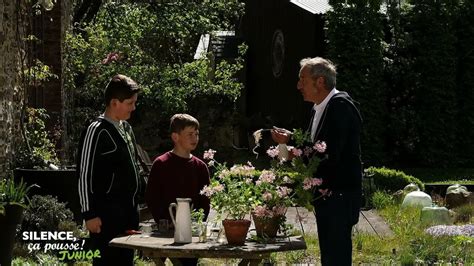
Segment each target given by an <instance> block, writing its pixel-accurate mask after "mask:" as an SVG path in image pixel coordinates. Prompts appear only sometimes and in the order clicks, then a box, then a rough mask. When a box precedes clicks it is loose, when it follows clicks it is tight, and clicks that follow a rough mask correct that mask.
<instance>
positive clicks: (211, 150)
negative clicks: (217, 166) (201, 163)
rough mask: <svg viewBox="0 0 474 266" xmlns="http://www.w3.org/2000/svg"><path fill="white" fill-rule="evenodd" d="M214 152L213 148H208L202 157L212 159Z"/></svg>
mask: <svg viewBox="0 0 474 266" xmlns="http://www.w3.org/2000/svg"><path fill="white" fill-rule="evenodd" d="M214 154H216V151H215V150H213V149H209V150H207V151H205V152H204V156H203V157H204V159H205V160H212V159H214Z"/></svg>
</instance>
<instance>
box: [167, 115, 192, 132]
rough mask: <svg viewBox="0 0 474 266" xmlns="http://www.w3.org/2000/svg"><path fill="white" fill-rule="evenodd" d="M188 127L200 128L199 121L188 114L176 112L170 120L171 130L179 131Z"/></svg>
mask: <svg viewBox="0 0 474 266" xmlns="http://www.w3.org/2000/svg"><path fill="white" fill-rule="evenodd" d="M186 127H194V128H195V129H199V121H197V119H196V118H194V117H192V116H190V115H188V114H175V115H173V116H172V117H171V120H170V132H171V133H179V132H181V131H182V130H183V129H184V128H186Z"/></svg>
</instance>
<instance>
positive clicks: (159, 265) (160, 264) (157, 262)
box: [153, 258, 166, 266]
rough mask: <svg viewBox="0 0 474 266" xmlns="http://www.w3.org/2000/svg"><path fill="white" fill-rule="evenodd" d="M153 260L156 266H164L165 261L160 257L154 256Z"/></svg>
mask: <svg viewBox="0 0 474 266" xmlns="http://www.w3.org/2000/svg"><path fill="white" fill-rule="evenodd" d="M153 261H154V262H155V265H156V266H165V265H166V264H165V262H164V261H162V260H161V258H156V259H153Z"/></svg>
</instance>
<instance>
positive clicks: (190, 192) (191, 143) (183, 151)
mask: <svg viewBox="0 0 474 266" xmlns="http://www.w3.org/2000/svg"><path fill="white" fill-rule="evenodd" d="M170 131H171V139H172V140H173V143H174V148H173V149H172V150H171V151H168V152H166V153H164V154H163V155H161V156H159V157H158V158H156V159H155V161H154V162H153V166H152V168H151V172H150V176H149V178H148V184H147V188H146V192H145V199H146V203H147V205H148V208H149V209H150V211H151V213H152V215H153V218H154V219H155V221H156V223H159V221H160V220H163V219H166V220H168V223H169V224H171V218H170V215H169V212H168V207H169V205H170V203H172V202H176V198H191V200H192V202H191V203H192V204H193V208H194V210H198V209H201V208H202V209H204V214H205V217H207V215H208V214H209V209H210V201H209V198H207V197H206V196H204V195H200V194H199V192H200V191H201V189H202V188H203V187H204V186H205V185H209V183H210V178H209V170H208V168H207V165H206V164H205V163H204V162H203V161H202V160H200V159H199V158H197V157H195V156H194V155H192V154H191V152H192V151H193V150H194V149H196V146H197V144H198V142H199V122H198V121H197V120H196V118H194V117H192V116H190V115H188V114H175V115H174V116H173V117H172V118H171V122H170Z"/></svg>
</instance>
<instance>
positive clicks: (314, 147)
mask: <svg viewBox="0 0 474 266" xmlns="http://www.w3.org/2000/svg"><path fill="white" fill-rule="evenodd" d="M293 140H294V141H295V144H296V146H295V147H294V146H287V147H286V148H287V150H288V158H281V156H280V158H279V153H280V152H281V147H277V146H272V147H270V148H269V149H268V150H267V155H268V156H270V157H271V158H272V171H273V172H274V173H276V175H278V176H282V177H283V179H282V180H283V182H284V185H285V186H286V187H288V189H289V191H290V193H289V194H288V195H289V196H290V197H291V200H292V203H293V204H295V205H298V206H302V207H305V208H307V209H308V210H313V208H314V207H313V202H314V201H315V200H316V199H317V198H314V194H315V191H316V190H317V189H318V187H319V186H320V185H321V184H322V180H321V179H319V178H314V177H313V175H314V173H315V172H316V169H317V167H318V166H319V163H320V161H321V159H322V158H323V155H324V153H325V151H326V143H325V142H321V141H317V142H316V143H314V144H312V143H311V142H310V136H309V133H304V132H303V131H302V130H299V129H295V130H294V131H293ZM280 145H281V144H280Z"/></svg>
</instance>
